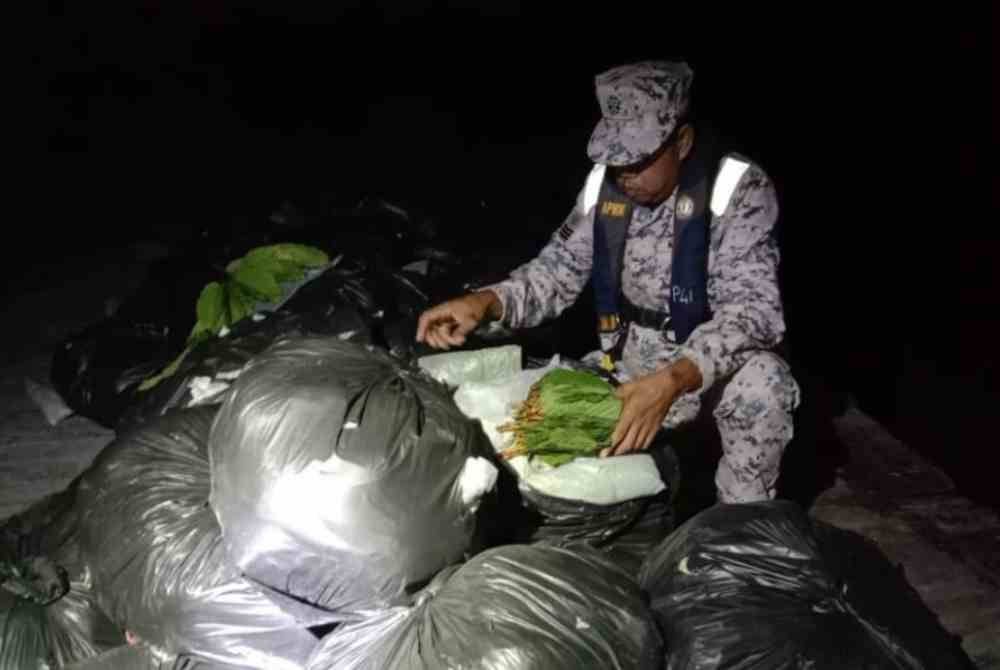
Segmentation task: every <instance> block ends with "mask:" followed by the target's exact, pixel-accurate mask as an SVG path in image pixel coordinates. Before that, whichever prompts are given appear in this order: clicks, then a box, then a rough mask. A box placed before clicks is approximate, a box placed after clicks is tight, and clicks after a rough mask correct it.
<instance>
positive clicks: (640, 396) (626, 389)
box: [600, 359, 701, 457]
mask: <svg viewBox="0 0 1000 670" xmlns="http://www.w3.org/2000/svg"><path fill="white" fill-rule="evenodd" d="M700 386H701V373H700V372H699V371H698V369H697V368H696V367H695V366H694V364H693V363H691V362H690V361H689V360H687V359H681V360H680V361H679V362H678V363H675V364H674V365H672V366H668V367H666V368H663V369H662V370H658V371H657V372H654V373H653V374H650V375H646V376H645V377H640V378H638V379H636V380H634V381H631V382H626V383H624V384H622V385H621V386H619V387H618V388H617V389H616V390H615V394H616V395H617V396H618V397H619V398H621V399H622V412H621V415H620V416H619V417H618V424H617V425H616V426H615V430H614V432H613V433H612V434H611V446H610V447H608V448H606V449H604V450H602V451H601V454H600V455H601V456H602V457H604V456H620V455H622V454H628V453H631V452H634V451H641V450H643V449H646V448H647V447H649V445H650V444H651V443H652V441H653V438H654V437H655V436H656V433H657V431H659V430H660V426H661V425H662V424H663V419H665V418H666V416H667V412H669V411H670V408H671V406H673V404H674V401H675V400H677V398H678V397H679V396H680V395H681V394H682V393H684V392H685V391H688V390H693V389H696V388H698V387H700Z"/></svg>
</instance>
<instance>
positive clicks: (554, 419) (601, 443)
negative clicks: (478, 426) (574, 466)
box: [499, 368, 622, 466]
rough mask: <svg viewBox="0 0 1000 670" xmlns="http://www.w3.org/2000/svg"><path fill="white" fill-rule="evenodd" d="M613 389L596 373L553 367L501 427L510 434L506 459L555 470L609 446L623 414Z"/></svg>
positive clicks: (505, 451)
mask: <svg viewBox="0 0 1000 670" xmlns="http://www.w3.org/2000/svg"><path fill="white" fill-rule="evenodd" d="M621 409H622V402H621V400H620V399H619V398H618V397H617V396H616V395H615V391H614V388H613V387H612V386H611V384H609V383H608V382H607V381H605V380H604V379H602V378H601V377H599V376H597V375H596V374H593V373H590V372H586V371H583V370H567V369H563V368H556V369H555V370H551V371H550V372H547V373H546V374H545V376H543V377H542V378H541V379H540V380H538V381H537V382H536V383H535V384H534V385H533V386H532V387H531V391H530V392H529V393H528V397H527V399H526V400H525V401H524V402H523V403H522V404H521V406H520V407H519V408H518V410H517V412H516V413H515V415H514V420H513V421H511V422H508V423H506V424H504V425H503V426H500V427H499V430H500V431H501V432H513V433H514V445H513V446H512V447H510V448H508V449H506V450H504V451H503V452H502V454H501V455H502V456H503V457H504V458H513V457H514V456H529V457H534V458H540V459H541V460H542V461H544V462H545V463H548V464H549V465H552V466H559V465H562V464H564V463H568V462H569V461H571V460H573V459H574V458H577V457H579V456H594V455H596V454H597V453H598V452H599V451H600V450H601V449H603V448H605V447H607V446H608V445H609V443H610V440H611V434H612V432H614V429H615V424H617V422H618V417H619V415H620V414H621Z"/></svg>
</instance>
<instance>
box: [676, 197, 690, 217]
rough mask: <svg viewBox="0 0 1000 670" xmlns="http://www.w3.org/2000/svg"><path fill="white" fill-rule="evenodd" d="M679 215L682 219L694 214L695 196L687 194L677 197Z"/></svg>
mask: <svg viewBox="0 0 1000 670" xmlns="http://www.w3.org/2000/svg"><path fill="white" fill-rule="evenodd" d="M676 211H677V216H679V217H680V218H682V219H689V218H691V215H692V214H694V198H692V197H691V196H689V195H687V194H685V195H682V196H680V197H679V198H678V199H677V207H676Z"/></svg>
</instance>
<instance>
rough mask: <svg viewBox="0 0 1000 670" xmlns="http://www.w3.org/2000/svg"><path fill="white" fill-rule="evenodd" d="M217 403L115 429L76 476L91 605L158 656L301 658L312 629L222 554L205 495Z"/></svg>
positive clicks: (291, 662) (232, 660)
mask: <svg viewBox="0 0 1000 670" xmlns="http://www.w3.org/2000/svg"><path fill="white" fill-rule="evenodd" d="M216 411H217V408H216V407H211V406H208V407H195V408H191V409H185V410H175V411H171V412H168V413H167V414H166V415H164V416H163V417H160V418H158V419H156V420H152V421H149V422H148V423H145V424H143V425H141V426H139V427H138V428H136V429H133V430H130V431H127V432H124V433H121V434H119V436H118V437H117V439H115V441H114V442H112V443H111V444H110V445H108V446H107V447H106V448H105V449H104V450H103V451H102V452H101V453H100V454H99V455H98V457H97V458H96V459H95V461H94V463H93V465H92V466H91V467H90V468H89V469H88V470H87V471H86V472H85V473H84V474H83V475H82V476H81V478H80V484H79V495H78V500H79V505H80V507H81V509H83V510H85V517H84V519H83V520H82V522H81V529H80V532H81V540H82V544H83V553H84V556H85V558H86V561H87V562H88V563H89V564H90V565H91V566H92V569H93V572H94V588H95V592H96V593H97V597H98V600H99V602H100V604H101V607H102V608H103V609H104V610H105V611H106V612H108V613H109V614H110V615H111V618H112V619H113V620H114V621H115V622H116V623H117V624H118V625H119V626H120V627H121V628H122V629H124V630H127V631H129V632H130V633H131V634H133V635H134V636H135V637H136V638H138V640H139V641H141V642H143V643H145V644H148V645H149V646H151V647H153V648H155V649H156V651H157V652H158V655H159V657H163V656H175V655H178V654H190V655H192V656H197V657H199V658H204V659H206V660H208V661H212V662H218V663H223V664H231V665H234V666H237V667H246V668H262V669H267V670H277V669H279V668H281V669H285V668H288V669H292V668H298V667H300V666H301V664H302V662H303V661H304V659H305V658H306V656H307V655H308V654H309V652H310V651H311V649H312V647H313V645H314V644H315V638H314V636H312V634H311V633H309V631H308V630H306V629H305V627H304V626H302V625H301V624H300V622H298V621H296V620H295V619H294V618H293V617H292V616H290V615H288V614H286V613H285V612H283V611H281V610H280V609H279V608H278V607H276V606H275V605H274V604H273V603H272V602H271V601H270V600H269V599H267V598H266V597H264V596H263V595H262V594H261V593H260V591H259V590H258V589H256V588H255V587H254V586H253V585H251V584H250V583H249V582H248V581H246V580H245V579H243V578H242V576H241V575H240V573H239V571H238V570H237V569H236V568H235V567H234V566H233V565H232V564H231V563H230V562H229V560H228V557H227V555H226V551H225V546H224V544H223V541H222V535H221V532H220V529H219V525H218V522H217V521H216V518H215V515H214V514H213V512H212V510H211V508H210V507H209V505H208V497H209V489H210V483H209V480H210V471H209V462H208V454H207V450H206V446H205V445H206V441H207V437H208V433H209V430H210V428H211V425H212V420H213V417H214V415H215V412H216Z"/></svg>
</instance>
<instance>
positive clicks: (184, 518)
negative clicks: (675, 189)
mask: <svg viewBox="0 0 1000 670" xmlns="http://www.w3.org/2000/svg"><path fill="white" fill-rule="evenodd" d="M397 223H398V222H397ZM405 229H406V227H405V226H396V225H393V226H389V227H388V230H389V231H390V234H389V235H387V236H383V237H385V239H382V242H383V243H384V245H382V246H384V249H382V250H379V246H380V245H378V244H373V243H371V241H370V240H368V239H367V238H365V240H362V241H361V243H358V244H356V251H357V253H345V254H342V255H340V256H339V257H338V256H336V255H331V256H330V257H329V258H331V259H336V260H335V261H331V262H330V263H328V264H326V265H325V266H324V267H323V269H322V271H321V272H317V273H315V274H314V275H309V276H308V277H306V278H305V280H303V281H300V282H299V283H298V284H297V285H296V286H295V291H294V294H293V295H288V296H285V298H287V299H282V300H281V301H280V304H275V305H273V306H272V308H271V309H265V310H261V311H259V312H258V311H255V312H254V313H253V314H249V315H247V316H246V318H242V319H240V320H238V321H234V322H232V323H228V325H226V327H225V328H220V329H219V331H218V332H214V331H213V333H212V334H211V336H206V337H204V338H201V339H200V340H199V341H198V342H197V343H196V345H195V346H189V349H188V350H185V351H184V353H183V355H181V356H179V357H178V353H179V352H180V351H181V350H182V349H183V347H184V346H185V344H186V343H187V344H188V345H190V342H189V341H188V340H187V339H186V337H187V334H188V333H190V332H191V329H192V324H191V323H190V322H183V323H181V322H178V323H176V324H171V325H170V327H168V328H159V327H156V326H153V325H150V323H151V322H150V320H149V319H144V318H139V317H138V316H137V315H138V314H139V312H137V311H135V309H134V308H130V309H125V310H123V312H121V313H120V314H119V315H118V316H117V317H115V318H113V319H110V320H109V321H107V322H106V323H105V324H104V325H103V326H101V327H100V328H96V329H92V330H89V331H85V332H84V333H82V334H80V335H79V336H78V337H75V338H73V339H71V341H69V342H67V346H66V347H63V348H62V349H61V350H60V351H59V352H57V355H56V360H55V361H54V368H55V373H54V376H55V379H54V381H55V382H56V384H55V385H56V387H57V388H58V390H59V391H60V393H61V394H62V397H63V398H64V399H65V401H66V402H67V404H68V405H69V406H70V407H71V408H72V409H73V410H75V411H77V412H79V413H82V414H85V415H88V416H91V417H93V418H96V419H97V420H99V421H102V422H103V423H105V424H106V425H109V426H113V427H114V428H115V429H116V432H117V434H116V437H115V439H114V440H113V441H112V442H111V443H110V444H109V445H107V447H106V448H105V449H104V450H103V451H102V452H101V453H100V454H99V455H98V457H97V458H96V459H95V461H94V462H93V463H92V464H91V465H90V466H89V467H88V468H87V469H86V470H85V471H84V472H83V473H82V474H81V475H80V476H79V477H78V478H77V479H76V480H74V482H73V483H72V485H71V486H69V487H68V488H67V489H66V491H64V492H62V493H60V494H59V495H55V496H51V497H49V498H47V499H45V500H43V501H40V502H39V503H37V504H36V505H34V506H33V507H31V508H30V509H29V510H27V511H26V512H25V513H23V514H21V515H18V516H17V517H15V518H13V519H10V520H7V521H6V522H5V523H4V524H3V525H2V526H0V670H52V669H54V668H71V669H74V670H95V669H97V668H111V669H117V670H222V669H229V670H233V669H237V668H244V669H257V670H265V669H267V670H451V669H458V668H462V669H470V670H471V669H476V670H564V669H565V670H577V669H580V668H615V669H618V670H660V669H662V670H667V669H669V670H707V669H709V668H713V669H714V668H740V669H741V670H778V669H784V668H799V667H802V668H805V667H809V668H814V669H816V670H819V669H821V668H834V667H836V668H861V667H864V668H906V669H912V670H930V669H931V668H933V669H945V670H948V669H950V668H964V667H966V665H965V663H966V661H965V660H964V657H963V656H962V654H961V651H960V649H959V647H958V646H957V644H956V643H955V642H954V641H953V640H951V639H950V638H949V637H948V636H947V635H946V634H945V633H944V631H943V630H942V629H941V628H940V626H939V625H938V624H937V622H936V620H935V619H934V617H933V616H932V615H930V613H929V612H927V610H926V608H924V607H923V606H922V604H921V603H920V602H919V598H917V597H916V596H915V594H914V593H913V592H912V590H911V589H909V587H908V585H906V583H905V580H902V578H900V577H899V576H898V575H897V574H895V573H894V572H893V571H892V570H891V568H888V566H887V565H886V564H885V562H884V559H882V558H881V556H880V555H879V553H878V551H877V550H876V549H874V547H872V546H870V545H868V544H867V543H866V542H864V541H863V540H861V539H860V538H859V537H857V536H854V535H852V534H850V533H846V532H842V531H837V530H836V529H833V528H830V527H828V526H824V525H822V524H818V523H816V522H813V521H812V520H810V519H809V517H808V516H807V515H806V514H805V513H804V511H803V510H801V509H799V508H798V507H796V506H795V505H794V504H792V503H787V502H782V501H775V502H769V503H758V504H752V505H728V506H722V505H720V506H716V507H712V508H709V509H707V510H705V511H703V512H702V513H700V514H698V515H696V516H694V517H693V518H692V519H690V520H688V521H687V522H686V523H685V524H684V525H683V526H681V527H680V528H677V529H675V528H674V515H673V501H674V496H675V494H676V493H677V491H678V488H679V486H680V475H679V472H678V467H677V465H676V459H675V458H673V452H672V451H671V450H670V447H669V445H666V446H663V445H661V447H662V448H663V449H664V452H663V454H662V458H658V459H657V461H656V462H654V459H653V458H652V457H651V456H650V455H649V454H632V455H628V456H619V457H614V458H604V459H602V458H596V457H587V456H584V457H576V458H574V459H573V460H571V461H569V462H568V463H565V464H560V465H556V466H553V465H551V464H547V463H545V462H542V461H540V459H537V458H529V457H528V456H525V455H517V456H514V457H511V458H505V457H502V456H501V455H500V454H501V452H503V451H504V450H505V449H506V448H508V447H509V446H510V440H511V439H512V436H511V434H510V433H508V432H505V431H503V430H500V427H501V426H502V425H504V424H505V423H507V422H509V421H510V420H511V417H512V416H513V415H514V413H515V412H516V409H517V407H518V406H519V403H521V402H523V401H524V400H525V398H526V396H527V394H528V393H529V389H530V388H531V387H532V385H533V384H535V383H536V382H537V381H538V380H539V379H541V378H542V376H544V375H545V374H546V373H548V372H550V371H552V370H555V369H558V368H572V369H575V370H582V371H585V372H588V373H592V374H595V375H599V374H606V373H602V372H601V371H599V370H596V369H591V368H589V367H587V366H585V365H583V364H581V363H579V362H578V361H574V360H571V359H565V358H560V357H559V356H555V357H551V355H549V356H547V357H542V358H539V357H535V356H531V355H525V354H526V350H525V348H524V347H522V346H519V345H517V343H516V342H512V341H510V339H509V337H510V334H509V333H504V332H492V334H491V333H489V332H485V333H480V334H479V335H478V339H477V338H476V337H473V338H470V340H469V344H468V345H467V347H466V348H465V349H466V350H464V351H457V352H451V353H447V354H436V353H435V354H433V355H425V356H420V355H419V354H420V353H424V354H427V353H428V352H426V351H425V352H420V351H419V350H418V349H417V348H416V347H415V345H414V343H413V334H414V327H415V320H416V316H417V315H418V314H419V311H420V310H421V309H423V308H424V307H426V306H428V304H430V303H431V302H433V301H436V300H437V299H440V298H441V297H442V296H443V295H444V294H442V293H435V291H451V292H454V291H455V289H456V287H457V286H461V287H463V288H465V287H466V286H467V283H466V282H465V281H464V280H461V281H460V280H459V278H458V277H457V275H454V274H452V275H449V274H448V273H447V272H446V271H442V270H441V269H440V268H438V270H434V269H433V267H434V265H435V263H437V264H438V265H440V264H442V263H444V264H448V263H450V262H451V261H448V260H447V258H446V257H441V258H439V257H438V256H437V255H435V254H434V253H431V252H430V251H426V250H425V254H424V259H423V260H422V261H420V262H419V263H417V264H413V260H414V259H413V258H412V257H410V256H407V257H405V259H404V258H403V257H401V256H400V254H399V251H400V247H407V248H411V247H413V245H412V244H411V243H412V241H413V240H412V239H409V238H408V239H405V240H404V237H405V236H399V231H401V230H405ZM300 232H303V233H306V232H309V231H305V230H303V231H300ZM311 232H313V233H315V232H316V231H315V230H313V231H311ZM304 237H305V239H301V240H300V241H302V242H305V243H312V244H321V246H322V245H323V240H320V239H318V238H315V237H314V238H312V239H308V237H309V236H308V235H304ZM397 238H398V239H397ZM380 239H381V238H380ZM393 240H395V242H393ZM400 240H403V242H405V243H400ZM255 241H256V242H258V243H259V242H260V241H261V240H259V239H258V240H255ZM342 241H344V240H342ZM349 242H350V241H349V240H347V241H346V242H345V243H347V244H348V246H349ZM325 248H329V247H328V246H326V247H325ZM373 250H374V251H373ZM244 251H245V249H244ZM383 251H384V252H385V253H383ZM226 252H227V253H229V254H230V255H238V254H237V253H236V250H234V249H232V248H227V249H226ZM442 258H443V259H444V260H442ZM403 261H405V266H404V265H403V264H402V262H403ZM209 266H210V267H214V265H212V264H211V263H209ZM213 272H214V271H213ZM213 272H203V273H201V274H198V273H192V275H191V276H192V281H191V282H189V283H188V284H184V285H183V286H182V287H181V288H183V289H184V291H186V292H189V293H193V295H192V296H187V297H185V300H187V299H188V298H190V301H189V302H188V304H187V307H188V309H191V308H192V307H193V304H194V297H196V296H197V292H196V291H195V290H194V288H195V284H197V285H198V287H199V288H200V287H202V286H204V284H205V282H206V281H210V280H211V279H212V277H213V276H215V275H213ZM216 278H217V277H216ZM435 286H437V288H436V289H435V288H434V287H435ZM185 295H186V294H185ZM182 302H183V301H182ZM133 304H137V303H133ZM182 311H183V310H182ZM130 315H131V316H130ZM193 316H194V314H193V313H191V314H189V318H190V317H193ZM133 317H134V318H133ZM181 321H183V319H181ZM116 329H118V330H116ZM116 334H117V335H120V336H121V337H120V338H118V340H117V341H118V343H119V344H122V343H124V345H123V346H122V348H121V350H119V351H116V350H115V342H116V339H115V337H116V336H117V335H116ZM133 345H134V346H133ZM171 361H173V364H171V365H169V366H168V364H170V362H171ZM165 366H168V368H167V372H168V374H162V373H163V372H164V370H165ZM158 373H159V374H160V376H159V377H158V379H157V383H155V384H152V385H147V386H146V387H145V388H140V387H141V386H142V383H143V381H144V380H149V379H150V377H151V376H152V375H156V374H158Z"/></svg>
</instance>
